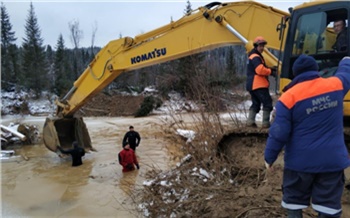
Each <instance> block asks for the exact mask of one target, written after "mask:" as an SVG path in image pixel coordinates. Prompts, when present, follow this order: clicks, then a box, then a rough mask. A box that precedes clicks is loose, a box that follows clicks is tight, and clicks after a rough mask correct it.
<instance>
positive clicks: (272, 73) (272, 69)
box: [270, 66, 277, 77]
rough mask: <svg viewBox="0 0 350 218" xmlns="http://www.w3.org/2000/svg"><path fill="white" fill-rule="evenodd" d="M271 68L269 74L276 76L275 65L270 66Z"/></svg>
mask: <svg viewBox="0 0 350 218" xmlns="http://www.w3.org/2000/svg"><path fill="white" fill-rule="evenodd" d="M270 69H271V74H270V75H271V76H273V77H276V76H277V66H273V67H270Z"/></svg>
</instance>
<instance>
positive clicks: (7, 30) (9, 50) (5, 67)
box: [1, 3, 19, 91]
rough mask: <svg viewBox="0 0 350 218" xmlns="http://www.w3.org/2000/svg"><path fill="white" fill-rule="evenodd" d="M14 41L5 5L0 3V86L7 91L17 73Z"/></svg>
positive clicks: (16, 52) (15, 78)
mask: <svg viewBox="0 0 350 218" xmlns="http://www.w3.org/2000/svg"><path fill="white" fill-rule="evenodd" d="M15 41H16V38H15V32H14V31H12V25H11V23H10V18H9V15H8V13H7V10H6V7H5V5H4V4H3V3H1V77H2V78H1V88H2V89H4V90H7V91H9V90H11V89H13V88H14V87H15V84H16V83H17V78H18V74H19V64H18V48H17V46H16V44H15Z"/></svg>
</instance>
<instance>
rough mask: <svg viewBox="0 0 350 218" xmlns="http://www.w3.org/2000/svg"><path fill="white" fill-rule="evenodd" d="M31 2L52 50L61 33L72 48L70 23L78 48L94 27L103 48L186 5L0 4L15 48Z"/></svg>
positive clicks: (292, 2) (19, 0) (145, 0)
mask: <svg viewBox="0 0 350 218" xmlns="http://www.w3.org/2000/svg"><path fill="white" fill-rule="evenodd" d="M213 1H214V0H211V1H203V0H192V1H191V0H190V2H191V5H192V9H197V8H198V7H200V6H204V5H206V4H208V3H211V2H213ZM232 1H233V0H231V1H220V2H232ZM306 1H308V0H306ZM30 2H32V3H33V6H34V11H35V14H36V17H37V20H38V25H39V27H40V29H41V37H42V38H43V40H44V45H51V46H52V47H54V48H55V47H56V44H57V40H58V37H59V34H60V33H62V35H63V39H64V41H65V46H66V47H68V48H72V47H73V44H72V42H71V40H70V33H69V29H68V24H69V23H70V22H73V21H78V22H79V27H80V29H81V30H82V31H83V38H82V39H81V41H80V47H89V46H90V45H91V35H92V30H93V27H94V26H96V27H97V31H96V36H95V43H94V44H95V46H100V47H103V46H105V45H106V44H107V43H108V42H109V41H111V40H114V39H118V38H119V36H120V34H121V35H122V36H123V37H124V36H130V37H134V36H136V35H138V34H141V33H145V32H148V31H151V30H153V29H156V28H158V27H161V26H163V25H166V24H168V23H169V22H170V19H171V18H173V20H174V21H176V20H178V19H180V18H181V17H182V16H183V15H184V11H185V8H186V5H187V3H186V2H187V0H172V1H169V0H163V1H161V0H158V1H151V0H138V1H134V0H129V1H120V0H109V1H97V0H95V1H91V0H90V1H89V0H84V1H83V0H75V1H72V0H60V1H59V0H56V1H52V0H46V1H44V0H32V1H28V0H4V1H3V3H4V5H5V7H6V9H7V12H8V14H9V17H10V22H11V24H12V30H13V31H15V36H16V38H17V41H16V43H17V44H18V45H22V42H23V37H24V36H25V34H24V26H25V23H26V20H27V17H28V11H29V5H30ZM258 2H260V3H263V4H266V5H269V6H272V7H275V8H278V9H280V10H283V11H288V8H289V7H294V6H296V5H299V4H301V3H302V2H303V1H299V0H280V1H277V0H276V1H272V0H261V1H258Z"/></svg>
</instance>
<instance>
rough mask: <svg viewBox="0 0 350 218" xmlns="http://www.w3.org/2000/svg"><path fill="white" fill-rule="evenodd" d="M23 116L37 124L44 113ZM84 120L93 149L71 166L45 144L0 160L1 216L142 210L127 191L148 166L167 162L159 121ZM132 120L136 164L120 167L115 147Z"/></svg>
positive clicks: (162, 165) (128, 213) (118, 214)
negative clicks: (136, 139)
mask: <svg viewBox="0 0 350 218" xmlns="http://www.w3.org/2000/svg"><path fill="white" fill-rule="evenodd" d="M21 119H22V120H21V122H23V123H28V124H35V125H38V126H39V129H40V130H42V126H43V124H44V121H45V117H27V118H21ZM23 119H24V120H23ZM10 121H11V118H10V117H8V118H4V119H2V123H3V124H5V125H7V124H8V123H9V122H10ZM85 122H86V124H87V126H88V129H89V132H90V136H91V140H92V144H93V146H94V148H96V149H97V152H90V153H87V154H86V155H85V156H84V158H83V165H81V166H79V167H71V158H70V157H67V158H60V157H58V156H57V155H56V154H55V153H53V152H51V151H49V150H48V149H47V148H46V147H45V146H44V145H43V144H38V145H29V146H22V147H19V148H15V151H16V153H17V154H19V155H23V156H25V157H27V158H28V160H27V161H26V160H24V159H23V158H20V159H19V160H18V161H12V162H6V163H4V162H3V163H1V199H2V201H1V202H2V203H1V207H2V208H1V210H2V216H3V217H13V216H30V217H37V216H50V217H66V216H92V217H101V216H113V217H139V216H140V215H139V214H137V213H136V211H135V205H134V204H133V197H130V196H132V195H130V194H131V193H132V192H133V191H134V190H135V189H139V188H142V183H143V181H144V180H145V179H144V175H145V173H146V171H147V170H149V169H151V168H159V169H163V170H164V169H167V168H168V167H169V158H168V155H167V150H166V148H165V146H166V145H165V144H164V142H163V140H162V138H161V127H160V123H161V122H160V121H159V120H158V119H157V118H156V119H155V118H154V117H150V118H142V119H136V118H133V117H130V118H128V117H120V118H106V117H97V118H85ZM130 125H133V126H134V127H135V130H136V131H139V133H140V134H141V137H142V140H141V144H140V146H139V147H138V148H137V150H136V154H137V157H138V161H139V162H140V170H138V171H134V172H130V173H122V170H121V169H122V168H121V166H120V165H119V163H118V152H119V151H120V150H121V149H122V147H121V141H122V138H123V136H124V134H125V132H126V131H127V130H128V127H129V126H130Z"/></svg>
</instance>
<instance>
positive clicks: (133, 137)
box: [123, 126, 141, 151]
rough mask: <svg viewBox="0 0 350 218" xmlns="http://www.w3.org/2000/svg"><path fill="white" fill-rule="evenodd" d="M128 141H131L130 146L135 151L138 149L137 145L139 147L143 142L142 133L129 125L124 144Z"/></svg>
mask: <svg viewBox="0 0 350 218" xmlns="http://www.w3.org/2000/svg"><path fill="white" fill-rule="evenodd" d="M126 142H128V143H129V145H130V148H131V149H132V150H134V151H136V147H138V146H139V144H140V142H141V137H140V134H139V133H138V132H136V131H135V130H134V127H133V126H129V131H128V132H126V133H125V135H124V138H123V144H125V143H126Z"/></svg>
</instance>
